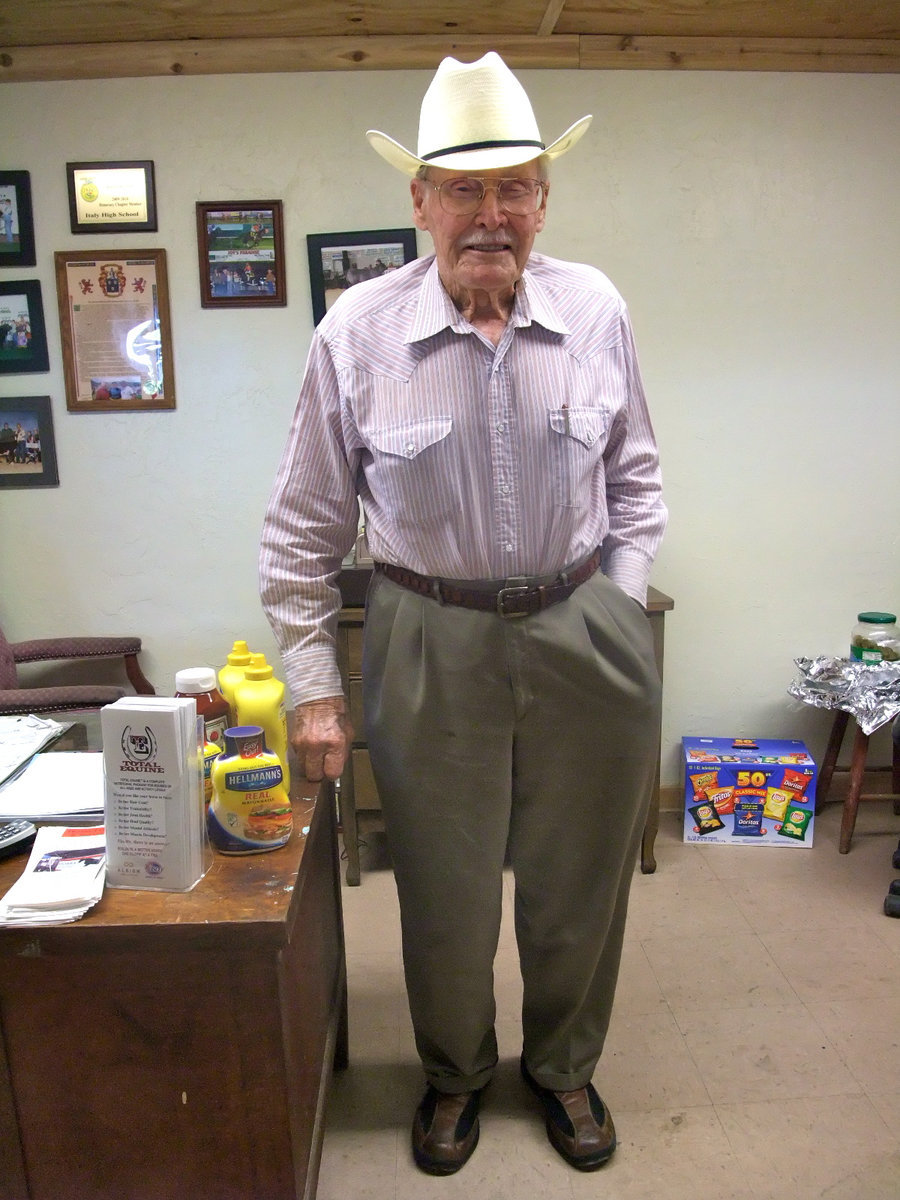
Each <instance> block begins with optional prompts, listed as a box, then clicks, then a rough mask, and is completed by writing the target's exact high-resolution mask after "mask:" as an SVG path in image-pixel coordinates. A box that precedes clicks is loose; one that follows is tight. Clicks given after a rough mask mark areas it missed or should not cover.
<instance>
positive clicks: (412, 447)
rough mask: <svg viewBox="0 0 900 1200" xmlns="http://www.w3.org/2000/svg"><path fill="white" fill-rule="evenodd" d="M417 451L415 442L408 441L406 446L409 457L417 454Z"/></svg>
mask: <svg viewBox="0 0 900 1200" xmlns="http://www.w3.org/2000/svg"><path fill="white" fill-rule="evenodd" d="M415 452H416V447H415V444H414V443H413V442H408V443H407V446H406V456H407V458H412V456H413V455H414V454H415Z"/></svg>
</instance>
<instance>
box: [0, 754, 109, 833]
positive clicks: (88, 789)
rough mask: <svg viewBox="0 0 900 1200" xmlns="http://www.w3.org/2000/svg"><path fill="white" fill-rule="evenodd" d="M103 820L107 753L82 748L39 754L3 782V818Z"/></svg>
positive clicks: (0, 800) (68, 821) (0, 799)
mask: <svg viewBox="0 0 900 1200" xmlns="http://www.w3.org/2000/svg"><path fill="white" fill-rule="evenodd" d="M20 819H24V820H26V821H34V822H38V821H62V822H64V823H65V824H67V825H74V824H76V823H78V822H86V823H87V824H89V825H97V824H99V823H101V822H102V821H103V755H102V754H89V753H84V752H81V751H59V750H57V751H54V752H53V753H52V754H36V755H35V756H34V758H33V759H32V760H31V762H30V763H28V765H27V766H26V768H25V769H24V771H20V772H19V774H18V775H16V776H14V777H13V778H12V779H10V780H9V781H8V782H7V783H4V784H3V785H2V786H0V820H2V821H15V820H20Z"/></svg>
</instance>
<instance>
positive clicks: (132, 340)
mask: <svg viewBox="0 0 900 1200" xmlns="http://www.w3.org/2000/svg"><path fill="white" fill-rule="evenodd" d="M53 259H54V263H55V266H56V296H57V300H58V303H59V328H60V333H61V334H62V350H63V370H64V373H65V379H66V407H67V408H68V410H69V412H137V411H150V410H153V409H161V408H174V407H175V376H174V371H173V365H172V324H171V321H170V319H169V283H168V275H167V272H166V252H165V250H118V251H116V250H112V251H110V252H109V253H106V254H105V253H103V252H102V251H98V250H57V251H56V253H55V254H54V255H53Z"/></svg>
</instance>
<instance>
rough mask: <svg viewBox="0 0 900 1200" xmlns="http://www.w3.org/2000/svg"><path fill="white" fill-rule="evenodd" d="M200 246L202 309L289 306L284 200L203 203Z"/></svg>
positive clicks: (199, 211) (199, 214) (199, 213)
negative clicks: (285, 271) (286, 282)
mask: <svg viewBox="0 0 900 1200" xmlns="http://www.w3.org/2000/svg"><path fill="white" fill-rule="evenodd" d="M197 248H198V251H199V259H200V304H201V306H202V307H203V308H258V307H261V306H263V305H276V306H277V305H284V304H287V288H286V286H285V278H284V223H283V214H282V204H281V201H280V200H241V201H240V202H239V203H237V204H235V203H227V202H222V201H200V202H199V203H198V204H197Z"/></svg>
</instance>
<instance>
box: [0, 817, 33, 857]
mask: <svg viewBox="0 0 900 1200" xmlns="http://www.w3.org/2000/svg"><path fill="white" fill-rule="evenodd" d="M36 833H37V829H36V828H35V827H34V825H32V823H31V822H30V821H0V858H6V857H7V856H8V855H10V854H21V853H22V851H23V850H28V849H30V848H31V843H32V842H33V841H34V837H35V834H36Z"/></svg>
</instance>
